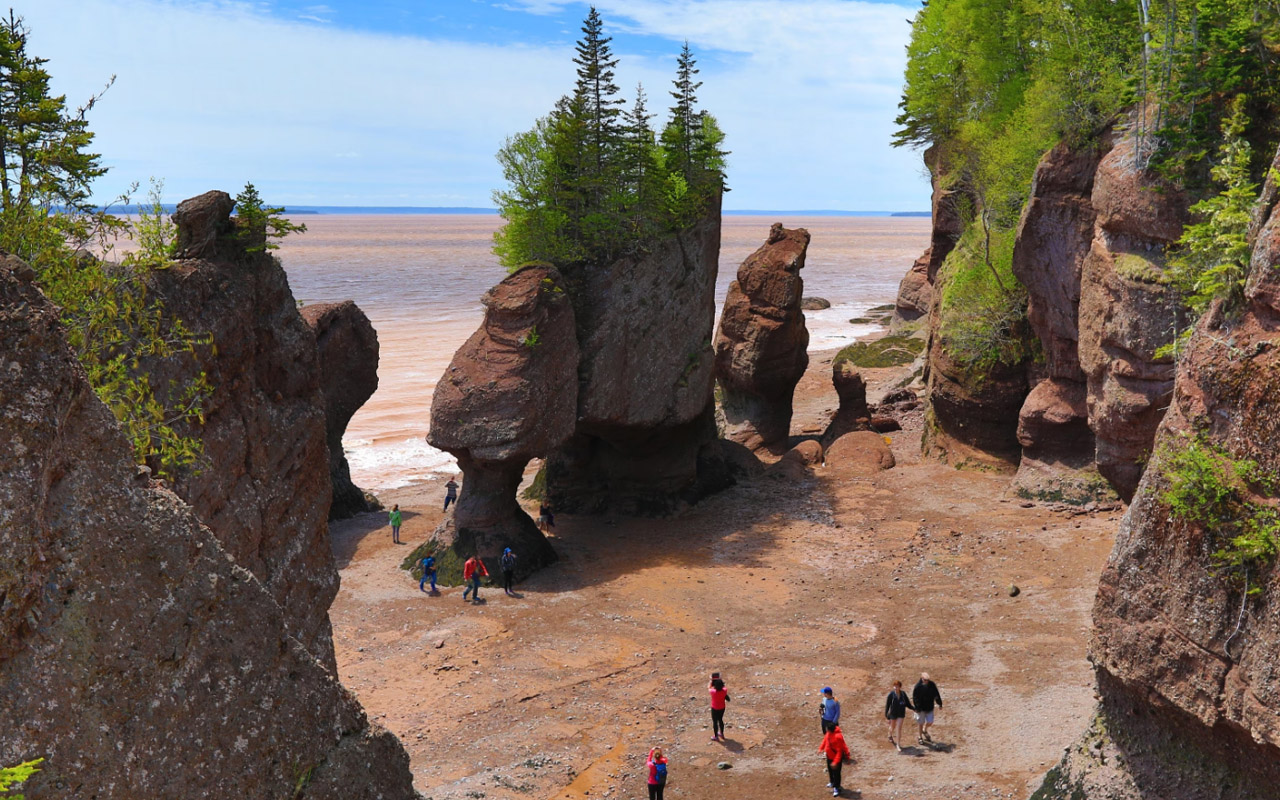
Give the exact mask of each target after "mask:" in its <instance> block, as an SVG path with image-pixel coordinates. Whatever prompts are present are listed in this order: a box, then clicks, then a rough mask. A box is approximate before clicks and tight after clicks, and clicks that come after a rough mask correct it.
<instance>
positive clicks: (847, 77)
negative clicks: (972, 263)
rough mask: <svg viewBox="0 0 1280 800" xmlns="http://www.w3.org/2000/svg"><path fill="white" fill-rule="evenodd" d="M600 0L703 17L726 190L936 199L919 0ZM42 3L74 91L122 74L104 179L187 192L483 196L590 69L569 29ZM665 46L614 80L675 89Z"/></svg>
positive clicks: (438, 199) (54, 65)
mask: <svg viewBox="0 0 1280 800" xmlns="http://www.w3.org/2000/svg"><path fill="white" fill-rule="evenodd" d="M522 5H523V6H525V7H528V8H529V10H533V11H539V12H548V11H554V10H555V9H556V8H557V7H559V6H561V5H563V4H562V3H560V2H557V0H536V2H532V3H524V4H522ZM597 5H598V6H599V7H600V9H601V12H602V14H603V15H604V16H605V19H606V22H607V23H609V24H611V25H613V26H617V28H618V29H626V30H630V31H635V32H638V33H644V34H650V35H654V36H658V37H663V38H666V39H669V40H670V41H671V42H672V43H674V42H678V41H679V40H682V39H684V38H686V37H687V38H688V39H689V40H690V42H691V44H692V45H693V46H694V48H695V49H696V50H699V51H702V52H704V53H706V54H707V55H706V56H704V58H703V66H704V68H705V69H704V73H703V75H702V77H703V78H704V79H705V81H706V83H705V85H704V86H703V87H702V89H701V92H700V95H701V99H702V101H703V105H704V106H705V107H707V108H708V109H710V110H711V111H712V112H713V113H715V114H716V115H717V116H718V117H719V118H720V120H721V123H722V126H723V127H724V128H725V130H726V131H727V132H728V134H729V137H730V138H729V146H730V149H732V150H733V151H734V152H733V156H732V157H731V165H730V166H731V170H732V172H731V180H730V183H731V185H732V186H733V187H734V189H735V191H734V192H733V193H732V194H731V195H730V197H729V199H728V201H727V203H726V205H727V206H728V207H739V208H741V207H752V208H799V207H805V208H926V207H927V187H926V186H925V184H924V182H923V181H922V180H921V179H920V177H919V169H918V163H919V159H918V156H917V155H915V154H912V153H904V152H901V151H892V150H890V148H889V147H888V145H887V142H888V139H889V135H890V134H891V132H892V118H893V116H894V114H895V112H896V108H895V107H896V103H897V96H898V85H899V82H900V76H901V74H902V62H903V52H902V48H903V46H904V45H905V43H906V36H907V32H908V26H907V24H906V22H905V17H906V16H907V11H906V10H905V9H903V8H901V7H898V6H887V5H879V4H874V3H865V2H845V1H843V0H792V1H790V2H787V1H784V0H743V1H742V2H730V0H699V1H698V2H685V3H668V2H660V1H659V0H597ZM307 11H309V12H315V13H313V14H312V16H319V17H329V16H330V14H331V10H330V9H328V8H325V7H321V6H317V7H315V8H312V9H307ZM25 15H26V17H27V21H28V23H29V24H30V26H31V28H32V45H31V46H32V50H33V52H35V53H37V54H39V55H41V56H45V57H48V58H49V59H50V63H49V69H50V71H51V72H52V73H53V75H54V80H55V86H56V88H57V89H58V91H65V92H67V94H68V97H69V100H70V101H71V102H73V103H74V102H76V101H78V100H80V99H82V98H84V97H86V96H88V95H89V94H90V93H92V92H93V91H95V90H97V89H98V88H100V85H101V83H102V82H103V81H104V80H105V79H106V78H107V77H108V76H109V75H110V74H112V73H117V74H118V75H119V78H118V81H117V84H116V86H115V87H114V88H113V89H112V90H111V91H110V92H109V94H108V95H107V97H106V98H105V99H104V100H103V102H102V103H101V104H100V105H99V106H98V108H97V109H95V111H94V112H93V115H92V117H91V122H92V125H93V128H94V130H95V131H97V132H98V140H97V146H98V148H99V150H100V151H101V152H102V153H104V154H105V156H106V158H107V161H108V162H109V163H111V164H112V165H113V167H114V169H113V172H112V174H111V175H109V176H108V179H106V180H104V181H103V183H102V185H101V186H100V191H101V194H102V195H103V196H104V197H105V196H109V195H113V194H114V193H115V192H116V191H118V189H119V188H120V187H122V186H123V185H125V184H127V183H128V182H129V181H131V180H134V179H145V178H146V177H147V176H149V175H156V176H159V177H163V178H165V179H166V188H167V194H168V195H169V199H171V200H173V199H179V198H180V197H185V196H189V195H191V194H195V193H198V192H201V191H204V190H206V189H209V188H215V187H216V188H224V189H227V190H228V191H233V192H234V191H235V190H236V189H237V188H238V187H239V186H241V185H243V183H244V182H245V180H253V181H254V182H255V183H256V184H257V185H258V187H259V189H260V190H262V191H263V193H264V195H266V196H267V197H268V198H269V199H271V200H273V201H276V202H287V203H316V204H319V203H334V204H363V205H376V204H402V205H488V203H489V192H490V191H491V190H492V189H493V188H496V187H497V186H498V185H499V183H500V180H501V176H500V173H499V171H498V168H497V165H496V163H495V161H494V159H493V154H494V152H495V151H496V150H497V148H498V147H499V146H500V145H501V142H502V140H503V138H504V137H505V136H507V135H509V134H511V133H514V132H516V131H518V130H522V129H525V128H527V127H529V125H530V124H531V123H532V121H533V119H534V118H535V117H537V116H540V115H542V114H545V113H546V112H547V110H548V109H549V108H550V107H551V105H552V103H553V102H554V101H555V99H556V97H558V96H559V95H560V94H561V93H563V92H564V91H565V90H566V89H567V88H568V87H569V86H570V85H571V83H572V80H573V64H572V63H571V62H570V60H569V59H570V58H571V49H570V48H569V47H561V48H556V47H533V46H530V47H512V46H497V45H486V44H479V43H463V42H450V41H430V40H427V39H422V38H414V37H407V36H406V37H399V36H391V35H379V34H372V33H362V32H354V31H349V30H343V29H341V28H337V27H335V26H334V25H332V24H327V25H324V26H321V25H316V24H308V23H303V22H298V21H292V22H290V21H282V20H278V19H271V18H268V17H265V16H262V15H261V13H260V12H259V11H257V10H255V7H254V6H252V5H248V4H243V3H234V2H233V3H203V4H195V5H192V4H186V5H182V6H179V5H177V4H174V3H170V2H164V0H44V2H41V3H39V4H37V5H36V6H35V8H33V9H28V10H27V11H25ZM669 49H670V50H671V52H672V56H671V57H669V58H663V59H661V60H660V61H655V60H653V59H652V58H647V57H637V56H632V55H629V54H627V53H626V52H625V50H623V51H622V52H621V55H622V59H623V62H622V65H621V67H620V72H619V79H620V80H619V82H620V83H621V84H622V85H623V86H625V87H627V90H628V92H629V91H630V88H631V87H634V85H635V83H636V81H637V80H642V81H643V82H644V84H645V86H646V88H647V89H648V90H649V94H650V97H651V105H652V106H653V107H654V108H655V109H660V108H661V107H663V106H665V105H666V100H667V97H666V94H665V92H666V88H667V82H668V81H669V80H670V74H671V71H672V68H673V65H674V53H675V50H676V47H675V46H674V44H673V46H672V47H671V48H669ZM713 51H714V53H713ZM716 53H723V54H728V55H725V56H724V57H723V58H721V57H719V56H717V57H714V58H713V57H709V56H712V55H714V54H716Z"/></svg>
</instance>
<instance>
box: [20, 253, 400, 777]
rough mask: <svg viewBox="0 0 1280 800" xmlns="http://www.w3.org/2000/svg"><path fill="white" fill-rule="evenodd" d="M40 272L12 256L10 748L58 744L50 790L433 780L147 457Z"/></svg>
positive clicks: (37, 750)
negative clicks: (94, 384)
mask: <svg viewBox="0 0 1280 800" xmlns="http://www.w3.org/2000/svg"><path fill="white" fill-rule="evenodd" d="M31 279H32V275H31V273H30V271H29V270H27V269H26V268H25V267H24V266H23V265H21V264H20V262H16V261H15V260H12V259H6V260H5V261H3V262H0V353H3V361H4V368H3V369H0V397H3V398H4V399H3V402H2V403H0V409H2V412H0V428H2V429H3V431H2V434H0V520H3V524H0V552H3V553H4V554H5V557H4V559H3V562H2V563H0V596H3V597H4V598H5V602H4V603H3V606H2V607H0V717H3V719H4V720H6V724H5V725H3V726H0V763H3V764H13V763H17V762H19V761H22V760H24V759H30V758H36V757H44V758H45V762H44V763H43V764H42V765H41V771H40V772H38V773H36V774H35V776H34V777H33V778H32V779H31V780H29V781H28V782H27V784H26V785H25V787H24V788H25V790H26V794H27V796H28V797H33V798H34V797H84V796H93V797H100V798H122V799H123V798H138V797H183V798H226V797H263V798H266V797H273V798H275V797H297V798H316V799H319V798H334V800H337V798H368V800H374V799H375V798H383V799H384V800H391V799H392V798H405V800H409V799H410V798H415V797H417V795H416V794H415V792H414V791H413V788H412V775H411V774H410V772H409V763H408V757H407V755H406V754H405V752H404V750H403V749H402V748H401V747H400V744H399V742H398V741H396V739H395V737H393V736H392V735H391V734H389V733H387V732H386V731H384V730H382V729H380V728H378V727H376V726H373V725H371V724H370V723H369V721H368V720H367V719H366V718H365V715H364V712H363V711H362V710H361V708H360V706H359V704H358V703H357V702H356V700H355V699H354V697H353V696H352V695H351V694H350V693H348V692H347V691H346V690H344V689H343V688H342V686H340V685H339V684H338V682H337V680H336V678H335V677H334V675H333V674H332V672H331V671H330V670H329V669H327V668H326V667H325V665H324V664H322V663H321V662H320V661H318V660H317V659H316V658H315V657H314V655H313V654H312V653H311V652H309V650H308V648H307V647H304V646H303V645H302V644H301V643H299V641H298V640H297V639H296V638H295V637H294V635H293V631H295V630H296V628H295V626H294V625H292V624H291V621H290V620H288V619H287V617H286V616H285V611H284V609H283V608H282V606H281V605H280V604H279V603H277V602H276V593H275V592H274V591H272V590H270V589H269V588H267V587H266V586H264V584H263V583H262V582H261V581H260V580H259V579H258V578H257V577H255V576H254V575H253V574H252V573H251V572H249V571H248V570H246V569H243V568H242V567H241V566H240V565H239V564H237V563H236V562H235V560H234V559H233V558H232V557H231V555H230V553H229V552H228V550H227V549H224V547H223V546H222V544H221V542H220V541H219V538H218V537H217V536H215V535H214V534H213V533H211V532H210V530H209V529H208V528H206V527H205V526H203V525H202V524H201V521H200V519H199V518H198V517H197V515H196V514H195V513H193V511H192V509H191V508H190V507H189V506H188V505H187V504H186V503H184V502H183V501H182V500H180V499H179V498H178V497H176V496H175V495H173V494H172V493H170V492H168V491H166V490H165V489H162V488H160V487H159V486H158V485H157V484H156V483H154V482H152V481H150V480H149V477H148V475H147V473H146V471H140V470H139V469H138V468H137V467H136V466H135V464H134V463H133V458H132V452H131V448H130V446H129V443H128V441H127V440H126V438H125V436H124V434H123V433H122V432H121V430H120V428H119V426H118V425H117V423H116V421H115V419H114V418H113V417H112V415H111V412H110V411H108V410H107V408H106V407H105V406H103V405H102V403H101V402H100V401H99V400H98V399H97V397H96V395H95V394H94V392H93V390H92V388H91V387H90V386H89V384H88V381H87V380H86V378H85V375H84V373H83V370H82V369H81V368H80V366H79V364H78V362H77V361H76V359H75V357H74V355H73V354H72V353H71V352H70V350H69V348H68V347H67V345H66V342H65V339H64V337H63V333H62V330H61V328H60V326H59V324H58V322H57V313H56V311H55V309H54V308H53V307H52V306H51V305H50V304H49V303H48V302H47V301H46V300H45V298H44V297H43V295H41V294H40V292H39V291H38V290H36V289H35V288H34V286H33V284H32V283H31ZM321 455H322V456H323V450H321ZM325 550H326V552H327V544H326V545H325ZM322 612H323V609H322ZM330 653H332V651H330Z"/></svg>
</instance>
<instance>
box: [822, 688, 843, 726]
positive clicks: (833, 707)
mask: <svg viewBox="0 0 1280 800" xmlns="http://www.w3.org/2000/svg"><path fill="white" fill-rule="evenodd" d="M839 724H840V701H839V700H837V699H836V696H835V693H833V692H832V691H831V687H830V686H824V687H823V688H822V732H823V733H827V732H828V731H830V730H831V729H832V728H834V727H836V726H837V725H839Z"/></svg>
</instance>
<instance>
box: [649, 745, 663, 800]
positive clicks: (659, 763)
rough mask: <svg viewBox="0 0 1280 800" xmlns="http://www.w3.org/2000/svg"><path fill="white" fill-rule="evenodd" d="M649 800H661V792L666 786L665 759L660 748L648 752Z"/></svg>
mask: <svg viewBox="0 0 1280 800" xmlns="http://www.w3.org/2000/svg"><path fill="white" fill-rule="evenodd" d="M648 767H649V800H662V790H663V789H665V788H666V786H667V757H666V756H664V755H663V754H662V748H661V747H655V748H653V749H652V750H650V751H649V761H648Z"/></svg>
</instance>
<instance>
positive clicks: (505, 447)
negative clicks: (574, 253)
mask: <svg viewBox="0 0 1280 800" xmlns="http://www.w3.org/2000/svg"><path fill="white" fill-rule="evenodd" d="M483 303H484V306H485V315H484V322H483V323H481V325H480V328H479V329H477V330H476V332H475V333H474V334H472V335H471V338H469V339H468V340H467V342H466V344H464V345H463V346H462V347H461V348H460V349H459V350H458V352H457V353H456V354H454V357H453V361H452V362H450V364H449V368H448V370H446V371H445V374H444V377H443V378H442V379H441V380H440V383H439V384H438V385H437V386H436V390H435V395H434V397H433V398H432V402H431V431H430V433H429V434H428V435H427V441H428V442H430V443H431V446H432V447H436V448H439V449H441V450H445V451H448V452H449V453H452V454H453V455H454V456H455V457H457V459H458V464H459V466H460V467H461V468H462V472H463V483H462V491H461V493H460V494H459V495H458V502H457V504H456V505H455V507H454V511H453V512H452V514H451V515H450V516H448V517H446V518H445V520H444V521H443V522H442V523H441V525H440V526H439V527H438V528H437V529H436V532H435V534H434V535H433V538H434V539H435V540H436V542H437V544H438V545H439V546H441V547H449V548H452V549H453V550H454V551H455V552H456V554H457V555H458V556H459V557H460V558H463V559H466V558H468V557H470V556H471V555H474V554H479V555H480V556H481V558H483V559H485V560H486V561H487V563H489V564H491V565H493V566H494V567H496V565H497V558H498V557H499V555H501V553H502V551H503V549H504V548H506V547H510V548H512V549H513V550H514V551H515V552H516V554H517V555H518V557H519V560H518V562H517V563H518V565H519V572H520V575H522V576H523V575H525V574H528V573H529V572H531V571H533V570H535V569H537V568H539V567H542V566H545V565H547V564H549V563H551V562H552V561H555V559H556V554H555V551H554V550H552V549H551V545H550V543H548V542H547V540H546V537H544V536H543V535H542V533H541V532H540V531H539V530H538V528H537V526H536V525H535V524H534V522H533V520H532V519H530V518H529V515H528V514H526V513H525V512H524V510H523V509H522V508H521V507H520V504H519V502H518V501H517V498H516V488H517V487H518V486H519V484H520V479H521V476H522V475H523V474H524V468H525V466H526V465H527V464H528V463H529V461H530V459H533V458H535V457H545V456H546V455H548V454H549V453H551V452H553V451H554V450H555V449H556V448H557V447H559V446H560V445H562V444H563V443H564V442H565V440H567V439H568V438H569V437H570V436H571V435H573V431H574V424H575V421H576V416H577V409H578V361H579V359H578V341H577V338H576V335H575V326H574V311H573V307H572V305H571V304H570V301H569V295H568V293H567V292H566V289H565V284H564V280H563V278H561V276H560V273H559V272H557V271H556V270H555V268H554V267H551V266H550V265H545V264H534V265H529V266H526V267H523V268H521V269H520V270H518V271H516V272H515V273H513V274H512V275H509V276H508V277H507V278H505V279H504V280H503V281H502V282H501V283H499V284H498V285H497V286H495V287H493V288H492V289H490V290H489V291H488V292H487V293H486V294H485V296H484V298H483Z"/></svg>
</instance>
